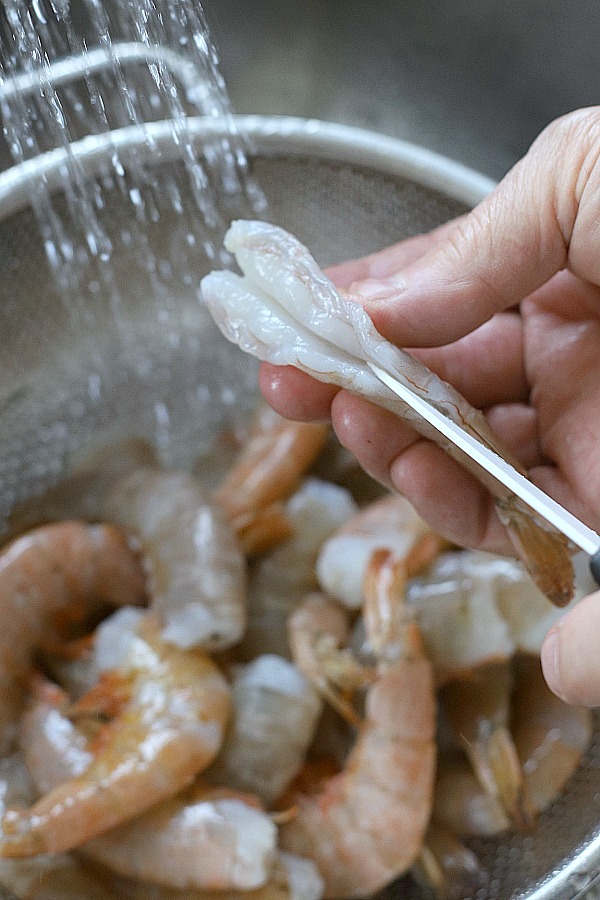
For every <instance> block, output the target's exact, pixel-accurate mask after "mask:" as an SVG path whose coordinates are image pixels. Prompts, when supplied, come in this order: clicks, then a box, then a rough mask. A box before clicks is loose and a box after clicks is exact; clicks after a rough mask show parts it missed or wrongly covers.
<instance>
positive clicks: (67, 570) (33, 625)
mask: <svg viewBox="0 0 600 900" xmlns="http://www.w3.org/2000/svg"><path fill="white" fill-rule="evenodd" d="M144 597H145V578H144V572H143V569H142V566H141V562H140V560H139V557H138V554H137V553H135V552H134V551H133V549H132V548H131V546H130V545H129V544H128V543H127V541H126V539H125V537H124V536H123V535H122V534H121V533H120V532H119V531H117V529H116V528H113V527H111V526H106V525H86V524H84V523H82V522H61V523H57V524H53V525H45V526H41V527H39V528H35V529H32V530H31V531H29V532H27V534H25V535H23V536H22V537H20V538H17V539H16V540H15V541H13V542H12V543H10V544H8V545H7V546H6V547H5V548H4V549H3V550H2V552H1V553H0V615H1V617H2V628H1V629H0V683H1V687H0V735H1V737H0V741H1V742H2V746H3V748H6V747H7V746H8V744H9V743H10V740H11V739H12V737H13V736H14V731H15V722H16V719H17V716H18V714H19V712H20V710H21V709H22V706H23V701H24V696H23V690H24V684H25V680H26V677H27V675H28V672H29V668H30V666H31V660H32V655H33V652H34V650H35V649H36V648H38V647H39V646H40V644H41V642H42V641H43V639H44V637H45V636H46V635H47V634H48V632H49V631H50V629H51V627H52V625H53V624H54V623H55V622H56V621H57V620H59V619H60V618H63V619H66V620H68V619H70V618H71V619H77V618H80V617H82V613H83V612H84V611H85V609H86V606H91V603H92V601H99V600H100V601H104V602H108V603H113V604H123V603H137V602H140V601H141V600H142V599H144Z"/></svg>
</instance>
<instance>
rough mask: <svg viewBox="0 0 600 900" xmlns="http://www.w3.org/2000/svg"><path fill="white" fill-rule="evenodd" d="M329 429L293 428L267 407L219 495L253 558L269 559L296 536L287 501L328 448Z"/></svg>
mask: <svg viewBox="0 0 600 900" xmlns="http://www.w3.org/2000/svg"><path fill="white" fill-rule="evenodd" d="M328 434H329V427H328V425H326V424H323V423H320V422H292V421H289V420H288V419H284V418H283V417H282V416H280V415H278V414H277V413H276V412H275V411H274V410H272V409H271V408H270V407H268V406H267V405H266V404H262V405H261V406H260V408H259V410H258V411H257V413H256V414H255V417H254V421H253V422H252V423H251V426H250V430H249V436H248V440H247V441H246V443H245V445H244V447H243V449H242V451H241V454H240V457H239V459H238V460H237V461H236V462H235V464H234V465H233V468H232V469H231V470H230V472H229V473H228V475H227V476H226V477H225V479H224V480H223V481H222V483H221V484H220V485H219V487H218V488H217V490H216V492H215V495H214V496H215V499H216V500H217V501H218V502H219V503H220V504H221V505H222V506H223V507H224V509H225V510H226V511H227V513H228V515H229V518H230V521H231V523H232V525H233V527H234V529H235V531H236V533H237V535H238V538H239V540H240V542H241V544H242V546H243V548H244V551H245V552H246V553H247V554H250V555H252V554H255V553H259V552H260V553H264V552H265V550H267V549H269V548H270V547H272V546H274V545H275V544H277V543H279V542H280V541H281V540H283V539H285V538H286V537H288V536H289V535H290V534H291V527H290V524H289V522H288V521H287V519H286V516H285V511H284V509H283V507H282V505H281V504H282V501H285V500H287V499H288V497H290V496H291V495H292V494H293V493H294V492H295V491H296V490H297V488H298V486H299V484H300V481H301V479H302V476H303V475H304V473H305V472H306V470H307V469H308V468H309V466H310V465H311V464H312V463H313V462H314V460H315V459H316V457H317V456H318V454H319V453H320V451H321V450H322V449H323V447H324V446H325V442H326V440H327V437H328Z"/></svg>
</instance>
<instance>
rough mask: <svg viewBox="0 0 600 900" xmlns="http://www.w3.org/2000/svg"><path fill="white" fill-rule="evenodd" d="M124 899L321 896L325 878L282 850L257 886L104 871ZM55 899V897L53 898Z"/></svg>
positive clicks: (304, 899) (301, 899) (307, 899)
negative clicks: (144, 878) (164, 880)
mask: <svg viewBox="0 0 600 900" xmlns="http://www.w3.org/2000/svg"><path fill="white" fill-rule="evenodd" d="M104 877H105V881H106V883H107V885H108V886H112V887H113V888H114V890H115V891H116V893H117V896H118V897H119V898H121V900H321V897H322V896H323V879H322V878H321V876H320V875H319V873H318V871H317V868H316V866H315V864H314V863H313V862H312V860H309V859H301V858H300V857H299V856H294V855H293V854H292V853H285V852H283V851H279V853H278V854H277V857H276V859H275V863H274V865H273V868H272V871H271V875H270V877H269V881H268V882H267V883H266V884H265V885H263V887H259V888H255V889H254V890H249V891H241V890H224V891H211V890H207V891H204V890H195V889H193V888H190V889H188V890H183V891H182V890H177V889H174V888H166V887H158V886H155V885H149V884H141V883H140V882H139V881H134V880H132V879H126V878H122V877H119V876H115V875H112V874H109V873H106V874H105V875H104ZM52 900H53V898H52Z"/></svg>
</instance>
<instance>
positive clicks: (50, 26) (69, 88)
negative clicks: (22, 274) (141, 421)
mask: <svg viewBox="0 0 600 900" xmlns="http://www.w3.org/2000/svg"><path fill="white" fill-rule="evenodd" d="M0 46H1V48H2V49H1V51H0V114H1V117H2V122H3V131H4V135H5V138H6V141H7V144H8V148H9V151H10V155H11V157H12V159H13V161H14V163H23V162H24V161H26V160H32V159H35V158H36V157H38V156H39V155H40V154H41V153H44V152H46V151H49V150H55V149H56V148H63V149H64V150H65V164H64V184H63V188H64V192H65V197H66V201H67V203H66V209H61V211H60V213H58V212H57V209H56V205H55V203H54V201H53V198H52V196H51V194H50V192H49V191H48V188H47V185H46V184H45V182H44V181H43V180H42V179H39V180H38V181H36V182H34V183H33V184H32V188H31V202H32V205H33V207H34V209H35V212H36V215H37V218H38V221H39V225H40V229H41V233H42V237H43V240H44V244H45V247H46V251H47V254H48V258H49V260H50V261H51V263H52V265H53V269H54V271H55V273H56V277H57V278H59V280H60V283H61V287H62V288H63V289H69V290H70V291H73V290H74V291H75V292H76V299H75V302H76V303H78V302H80V299H79V298H80V294H77V292H78V291H80V290H81V281H80V279H79V278H78V273H81V271H82V267H81V263H82V258H83V256H85V257H89V256H91V257H93V258H96V259H97V260H98V262H99V263H100V264H107V263H110V259H111V255H112V246H111V238H110V236H109V234H108V233H107V229H106V228H105V227H104V223H103V216H102V210H103V208H104V203H103V197H102V194H103V190H105V189H106V188H109V189H110V188H112V187H113V186H114V185H115V184H117V185H118V187H119V189H120V191H121V193H123V194H126V195H127V196H128V198H129V202H130V203H131V204H132V205H133V206H134V207H135V210H134V212H135V220H136V222H137V224H138V226H139V229H141V230H142V231H143V228H144V226H145V225H146V224H147V222H148V221H150V222H156V221H157V220H158V219H159V218H160V216H161V212H162V211H163V209H165V208H167V209H168V210H169V211H170V212H173V211H174V212H176V213H177V214H178V215H179V216H181V217H182V218H184V219H186V220H187V224H188V226H189V232H188V234H187V235H186V240H187V242H188V245H189V244H192V243H196V242H199V244H200V245H201V247H202V249H203V252H204V253H205V254H206V255H208V256H209V257H212V256H213V255H214V254H215V252H216V250H215V248H216V247H219V246H220V239H221V237H222V233H223V229H224V227H226V225H227V221H226V219H227V212H228V210H230V209H232V208H236V209H239V208H240V205H241V206H246V207H247V209H248V211H252V212H257V211H258V210H260V208H261V206H262V204H263V200H262V196H261V194H260V191H259V189H258V188H257V186H256V185H255V184H254V182H253V181H252V179H251V178H250V177H249V174H248V166H247V158H246V148H245V146H244V141H243V139H242V137H241V136H240V135H239V134H238V133H237V132H236V129H235V126H234V122H233V118H232V115H231V110H230V105H229V101H228V97H227V92H226V89H225V84H224V81H223V78H222V76H221V74H220V71H219V67H218V58H217V53H216V50H215V46H214V44H213V42H212V40H211V37H210V34H209V29H208V25H207V21H206V18H205V16H204V13H203V10H202V7H201V6H200V4H199V2H197V0H159V2H155V0H110V5H109V3H108V2H107V3H106V4H104V3H103V0H78V2H77V4H76V3H75V2H73V4H71V2H70V0H4V2H3V4H2V6H1V8H0ZM190 115H194V116H198V115H199V116H204V117H206V118H207V119H208V120H212V121H213V122H217V123H219V126H220V128H221V129H222V136H220V137H219V138H215V139H214V140H212V141H210V142H207V143H205V144H204V146H203V147H202V148H201V149H198V146H197V144H195V143H194V141H193V139H192V136H191V134H190V133H189V128H188V118H187V117H188V116H190ZM161 119H162V120H168V121H169V122H170V130H171V137H172V141H173V142H174V143H175V144H177V145H178V147H179V155H180V158H181V160H182V161H183V167H182V168H183V170H182V168H181V167H180V168H179V169H178V170H177V171H175V170H169V171H165V170H164V169H163V170H162V171H161V172H160V175H159V176H157V175H156V174H153V173H152V165H151V163H152V161H153V156H154V157H155V159H154V161H157V160H158V159H160V153H159V151H158V150H157V149H156V148H155V147H154V146H153V139H152V136H151V134H150V133H149V132H148V131H146V132H145V133H144V134H143V135H142V134H141V133H140V135H139V137H138V145H139V146H140V147H141V148H142V149H143V151H144V152H143V154H141V153H140V156H142V155H143V157H144V162H141V161H136V155H135V153H131V152H130V153H128V155H127V160H126V163H125V161H124V160H123V159H121V154H120V152H119V151H118V150H117V149H116V148H114V149H113V150H112V151H107V153H106V162H105V165H104V166H103V167H102V168H101V173H100V177H99V178H96V179H89V178H87V177H86V175H85V172H84V170H83V168H82V165H81V163H80V162H79V160H78V158H77V155H76V154H75V153H73V152H71V150H70V148H71V145H72V144H73V143H74V142H76V141H78V140H81V138H84V137H85V136H86V135H102V134H108V133H109V132H111V131H116V130H117V129H123V128H127V127H135V128H138V129H140V132H141V131H142V129H143V126H144V125H147V124H148V123H150V122H156V121H158V120H161ZM148 161H149V162H150V164H148ZM74 226H75V227H74ZM132 238H136V241H135V243H137V244H138V245H140V246H143V245H144V244H145V241H144V238H143V234H141V233H139V234H138V235H137V236H136V235H131V234H130V235H128V240H129V241H130V242H131V241H132ZM147 264H148V268H149V269H151V268H152V266H153V260H152V259H150V258H148V260H147ZM99 273H100V275H101V280H102V281H103V283H104V286H105V288H108V289H109V290H114V285H112V284H111V281H112V279H111V273H110V265H100V266H99Z"/></svg>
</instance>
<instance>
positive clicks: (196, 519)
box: [13, 441, 246, 650]
mask: <svg viewBox="0 0 600 900" xmlns="http://www.w3.org/2000/svg"><path fill="white" fill-rule="evenodd" d="M74 514H76V515H78V516H81V517H82V518H85V519H87V520H91V521H102V522H104V521H106V522H111V523H112V524H113V525H116V526H118V527H119V528H122V529H124V530H125V531H126V532H128V533H130V534H132V535H133V536H135V538H136V539H137V540H138V541H139V544H140V547H141V550H142V553H143V555H144V560H145V564H146V567H147V570H148V576H149V582H150V584H149V590H150V595H151V597H152V608H153V610H154V611H155V612H156V614H157V615H158V616H159V617H160V619H161V621H162V622H163V625H164V628H165V632H164V635H165V638H166V639H167V640H170V641H172V642H173V643H175V644H177V645H178V646H180V647H183V648H188V647H195V646H198V647H203V648H204V649H210V650H214V649H220V648H223V647H229V646H231V645H232V644H235V643H236V642H237V641H238V640H239V639H240V637H241V636H242V633H243V631H244V627H245V622H246V617H245V613H246V610H245V599H246V563H245V560H244V556H243V554H242V550H241V548H240V546H239V545H238V542H237V540H236V537H235V534H234V532H233V529H232V528H231V526H230V524H229V521H228V519H227V515H226V513H225V511H224V510H223V509H222V508H221V506H220V505H219V504H217V503H215V502H213V501H212V500H211V499H210V498H209V497H208V495H207V492H206V491H205V490H204V488H203V487H202V484H201V482H200V481H199V479H198V478H195V477H194V476H193V475H191V474H189V473H187V472H180V471H173V470H169V469H164V468H161V467H160V466H159V465H158V464H157V463H156V462H155V461H154V456H153V453H152V451H151V449H150V448H149V447H148V445H146V444H145V443H143V442H141V441H131V442H124V443H122V444H116V445H114V446H112V447H106V448H102V449H100V450H98V451H97V452H95V453H93V454H91V455H89V456H87V457H86V458H84V459H81V460H80V461H79V463H78V465H77V468H76V469H75V471H74V472H73V474H72V475H71V476H70V477H69V478H67V479H65V480H64V481H62V482H61V483H60V484H59V485H57V486H56V487H55V488H53V489H52V490H51V491H49V492H48V493H47V494H46V495H45V496H44V497H43V498H41V500H40V501H39V502H38V503H37V504H35V505H34V504H32V503H28V504H26V505H25V506H24V507H22V508H21V509H19V510H17V511H16V513H15V516H14V517H13V525H14V526H18V525H19V524H21V523H23V522H27V521H28V520H30V519H31V518H32V517H34V516H36V515H37V516H38V517H39V515H43V516H44V517H46V519H60V518H65V517H66V516H72V515H74Z"/></svg>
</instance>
